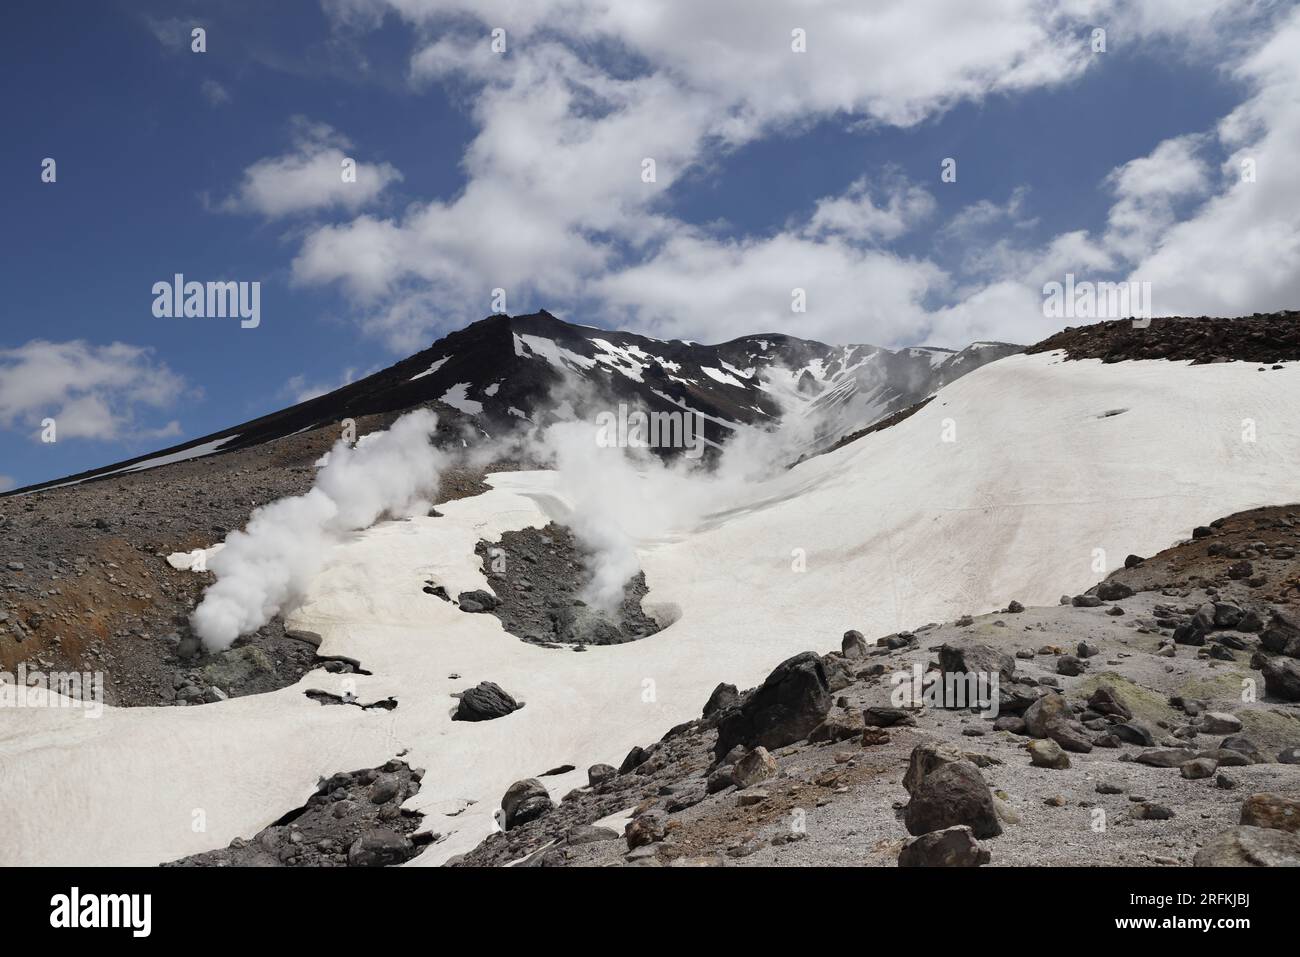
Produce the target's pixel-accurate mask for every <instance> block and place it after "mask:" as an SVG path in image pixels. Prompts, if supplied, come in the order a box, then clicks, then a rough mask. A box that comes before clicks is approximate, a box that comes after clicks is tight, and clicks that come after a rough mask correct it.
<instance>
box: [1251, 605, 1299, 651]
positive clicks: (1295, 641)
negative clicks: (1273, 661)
mask: <svg viewBox="0 0 1300 957" xmlns="http://www.w3.org/2000/svg"><path fill="white" fill-rule="evenodd" d="M1259 643H1260V644H1261V645H1263V646H1264V647H1265V648H1267V649H1268V650H1269V651H1272V652H1276V653H1277V654H1279V655H1287V656H1288V657H1291V658H1300V616H1297V615H1296V613H1295V612H1293V611H1289V610H1287V609H1284V608H1277V609H1274V611H1273V615H1272V617H1271V618H1269V620H1268V627H1267V628H1265V629H1264V630H1263V631H1262V632H1260V635H1259Z"/></svg>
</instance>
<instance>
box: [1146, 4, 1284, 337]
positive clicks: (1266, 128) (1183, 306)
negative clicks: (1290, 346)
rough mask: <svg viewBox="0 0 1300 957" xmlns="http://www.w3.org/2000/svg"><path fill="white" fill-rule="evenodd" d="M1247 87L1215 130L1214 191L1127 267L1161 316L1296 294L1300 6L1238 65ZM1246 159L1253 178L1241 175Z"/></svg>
mask: <svg viewBox="0 0 1300 957" xmlns="http://www.w3.org/2000/svg"><path fill="white" fill-rule="evenodd" d="M1236 75H1237V76H1238V78H1240V79H1242V80H1244V81H1246V82H1247V83H1249V84H1250V85H1251V86H1252V87H1253V89H1254V93H1253V94H1252V95H1251V96H1250V98H1249V99H1247V100H1246V101H1245V102H1244V103H1243V104H1242V105H1241V106H1239V107H1238V108H1237V109H1236V110H1234V111H1233V112H1232V113H1231V114H1230V115H1229V116H1228V117H1227V118H1225V119H1224V121H1223V122H1222V123H1220V124H1219V127H1218V129H1217V131H1216V133H1217V136H1218V140H1219V142H1220V144H1221V146H1222V147H1223V149H1224V150H1225V151H1226V153H1227V159H1226V161H1225V162H1224V163H1223V165H1222V169H1221V176H1220V178H1219V186H1220V190H1219V192H1218V193H1217V195H1215V196H1214V197H1213V198H1212V199H1210V200H1209V201H1208V202H1207V203H1205V205H1204V206H1203V207H1202V208H1201V209H1200V210H1198V211H1197V213H1196V214H1195V215H1194V216H1192V217H1191V218H1189V219H1187V220H1186V221H1184V222H1181V223H1178V224H1176V225H1172V226H1171V227H1170V228H1169V229H1168V230H1167V231H1165V233H1164V234H1163V235H1162V236H1161V237H1160V239H1159V241H1158V242H1156V243H1155V244H1154V248H1153V249H1152V250H1151V251H1150V254H1149V255H1147V256H1146V257H1145V258H1144V259H1142V260H1141V261H1140V262H1138V263H1136V264H1135V265H1134V266H1133V269H1132V274H1131V275H1132V278H1133V279H1135V280H1139V281H1149V282H1150V283H1151V284H1152V294H1153V299H1154V302H1155V307H1156V311H1157V312H1158V313H1161V314H1174V313H1183V314H1190V315H1239V314H1242V313H1249V312H1256V311H1259V312H1266V311H1272V310H1276V309H1284V308H1295V306H1296V304H1297V303H1298V302H1300V179H1297V177H1296V176H1295V157H1296V156H1297V155H1298V154H1300V109H1298V108H1297V103H1300V9H1296V10H1294V11H1293V12H1292V13H1291V15H1290V16H1289V18H1288V19H1287V20H1286V21H1285V22H1284V24H1283V25H1282V27H1281V28H1280V29H1279V30H1278V31H1277V32H1276V34H1274V35H1273V36H1272V38H1271V39H1270V40H1269V41H1268V42H1267V43H1266V44H1264V45H1263V46H1261V47H1260V48H1259V49H1258V50H1257V51H1256V52H1254V53H1253V54H1251V55H1250V56H1249V57H1248V58H1247V59H1246V60H1245V61H1244V62H1243V63H1242V64H1241V66H1240V67H1239V68H1238V69H1237V71H1236ZM1246 161H1252V162H1253V164H1254V169H1255V173H1256V178H1255V182H1247V181H1245V180H1244V179H1243V176H1242V172H1243V163H1245V162H1246Z"/></svg>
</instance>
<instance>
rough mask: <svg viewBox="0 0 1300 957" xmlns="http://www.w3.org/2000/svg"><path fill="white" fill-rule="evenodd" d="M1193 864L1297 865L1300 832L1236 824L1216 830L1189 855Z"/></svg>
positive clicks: (1233, 865)
mask: <svg viewBox="0 0 1300 957" xmlns="http://www.w3.org/2000/svg"><path fill="white" fill-rule="evenodd" d="M1192 864H1194V865H1195V866H1196V867H1300V836H1297V835H1295V834H1292V833H1290V832H1289V831H1280V830H1277V829H1275V828H1270V827H1250V826H1249V825H1244V824H1243V825H1238V826H1237V827H1234V828H1229V829H1228V830H1226V831H1224V832H1223V833H1221V834H1217V835H1215V836H1214V837H1212V838H1210V840H1209V841H1208V842H1207V843H1206V845H1205V846H1204V847H1202V848H1201V849H1200V850H1199V851H1197V852H1196V856H1195V857H1193V858H1192Z"/></svg>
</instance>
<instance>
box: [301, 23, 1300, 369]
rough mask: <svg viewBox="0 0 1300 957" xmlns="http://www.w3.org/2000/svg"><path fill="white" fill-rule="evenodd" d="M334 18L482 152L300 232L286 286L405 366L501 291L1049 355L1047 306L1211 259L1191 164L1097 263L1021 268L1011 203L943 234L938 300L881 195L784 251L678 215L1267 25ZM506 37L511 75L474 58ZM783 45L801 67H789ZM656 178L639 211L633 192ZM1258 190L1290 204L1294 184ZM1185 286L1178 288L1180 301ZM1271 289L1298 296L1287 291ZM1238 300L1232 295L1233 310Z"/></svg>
mask: <svg viewBox="0 0 1300 957" xmlns="http://www.w3.org/2000/svg"><path fill="white" fill-rule="evenodd" d="M326 9H327V10H328V11H329V12H330V14H331V15H332V16H333V17H335V18H336V19H338V20H340V21H346V22H347V23H348V24H349V25H350V26H352V27H356V26H358V25H363V26H365V27H369V28H373V27H375V26H377V25H378V24H379V23H380V22H382V20H383V17H384V15H385V14H386V13H393V14H396V15H397V16H398V17H400V18H401V19H402V20H404V21H405V22H406V23H407V24H408V25H410V26H411V27H412V29H413V32H414V33H415V35H416V37H417V48H416V51H415V53H414V54H413V56H412V59H411V63H410V76H411V79H412V82H413V83H415V84H417V85H419V84H426V83H429V82H435V81H439V82H447V83H450V84H455V85H456V86H457V88H458V89H461V88H465V87H468V92H469V96H470V102H471V103H472V110H473V117H474V120H475V122H476V124H477V126H478V133H477V135H476V136H475V138H474V140H473V141H472V142H471V143H470V145H469V147H468V148H467V150H466V152H465V156H464V160H463V167H464V170H465V172H466V174H467V185H466V186H465V188H464V189H463V191H462V192H461V193H460V194H459V195H457V196H454V197H450V198H446V199H438V200H433V201H429V202H425V203H422V204H416V205H413V206H411V207H409V208H408V209H407V210H405V211H404V212H403V213H402V214H401V215H400V216H396V217H390V218H385V217H378V216H374V215H361V216H357V217H356V218H354V219H352V220H351V221H348V222H342V223H333V224H329V225H323V226H320V227H318V228H315V229H314V230H311V231H310V232H309V233H308V234H307V236H306V239H305V240H304V243H303V246H302V248H301V250H300V252H299V255H298V256H297V258H296V259H295V261H294V264H293V272H294V278H295V280H297V281H298V282H302V283H310V284H319V283H338V284H340V285H342V286H343V287H344V288H345V289H346V290H347V291H348V292H349V294H351V295H352V296H353V297H355V299H356V301H357V305H358V309H359V310H361V311H362V313H363V315H364V316H365V317H366V318H365V320H364V322H365V326H366V329H367V330H368V331H369V332H370V333H372V334H375V335H378V336H381V337H382V338H384V339H385V340H386V341H387V343H388V344H389V345H390V346H391V347H393V348H395V349H404V350H409V349H412V348H414V347H417V346H419V345H422V344H423V343H424V342H426V341H427V337H428V335H429V334H430V333H432V332H435V331H437V330H439V329H444V328H446V327H448V326H451V325H455V324H459V323H462V322H464V321H467V320H470V319H475V318H480V317H481V316H482V315H483V314H485V313H486V312H487V311H488V304H489V302H490V297H491V295H492V290H493V289H495V288H503V289H505V290H506V293H507V310H508V311H512V312H520V311H525V310H527V309H530V308H538V307H542V306H548V307H550V308H553V309H554V308H557V307H558V308H564V307H565V306H566V305H569V304H573V303H574V302H578V301H582V302H586V303H589V304H591V305H592V306H593V308H595V309H597V310H604V311H603V312H602V313H601V314H602V315H603V316H604V318H605V321H608V322H611V323H624V324H633V325H636V324H640V325H645V326H651V327H653V330H654V331H656V332H659V333H663V334H674V335H682V336H689V337H690V338H704V337H710V338H714V339H719V338H723V337H725V336H728V335H734V334H739V333H742V332H752V331H753V330H754V329H755V328H772V329H781V330H784V331H789V332H792V333H794V334H796V335H805V336H814V335H815V336H821V337H824V338H836V339H839V340H841V341H848V340H858V341H861V340H862V339H869V340H873V341H877V342H880V343H881V344H886V345H889V344H896V343H897V342H898V341H909V340H910V341H918V340H921V339H928V340H930V341H934V342H939V343H946V344H954V345H960V344H962V343H963V342H964V341H965V338H966V337H967V336H968V334H970V333H971V332H973V331H976V330H978V336H979V337H983V338H1013V337H1019V338H1024V339H1027V340H1032V339H1037V338H1040V337H1041V335H1042V334H1043V333H1045V332H1047V331H1050V330H1048V329H1047V328H1046V327H1045V325H1044V323H1045V320H1044V319H1043V318H1042V313H1041V284H1042V282H1044V281H1046V280H1047V279H1054V278H1059V275H1060V274H1062V273H1063V272H1066V271H1076V272H1092V273H1097V272H1105V273H1115V272H1116V271H1120V272H1121V273H1122V271H1123V270H1124V269H1125V268H1126V266H1127V265H1128V264H1129V263H1132V262H1134V261H1135V260H1136V259H1137V258H1138V257H1143V256H1149V257H1150V258H1148V259H1147V261H1146V262H1145V263H1142V266H1143V267H1144V269H1148V270H1151V271H1154V272H1157V273H1158V272H1159V270H1160V268H1162V267H1161V260H1160V259H1159V258H1158V257H1159V256H1161V255H1163V254H1164V252H1165V250H1167V249H1169V248H1170V246H1171V243H1174V241H1175V240H1177V241H1178V242H1179V243H1181V244H1184V245H1192V246H1196V247H1198V248H1200V243H1199V240H1197V239H1196V237H1195V236H1191V235H1189V236H1184V237H1182V238H1181V239H1180V234H1179V229H1180V227H1179V226H1178V225H1177V219H1178V217H1179V216H1180V215H1184V214H1185V213H1186V212H1187V209H1188V207H1189V206H1195V205H1197V204H1202V203H1204V207H1203V210H1202V213H1201V215H1206V214H1207V213H1209V212H1212V211H1213V209H1214V208H1215V207H1216V205H1217V204H1218V200H1217V199H1215V200H1211V201H1210V202H1208V203H1206V202H1205V197H1206V196H1207V195H1208V194H1209V193H1211V192H1212V191H1213V189H1214V183H1213V182H1212V180H1213V177H1212V176H1211V174H1210V166H1209V165H1208V164H1207V161H1206V159H1205V152H1206V148H1207V144H1206V140H1205V138H1204V137H1203V136H1197V135H1192V136H1186V137H1179V138H1175V139H1172V140H1170V141H1167V142H1166V143H1164V144H1161V145H1160V146H1159V147H1158V148H1157V149H1156V150H1155V151H1153V152H1152V153H1151V154H1150V155H1149V156H1147V157H1141V158H1138V159H1135V160H1133V161H1132V162H1130V163H1127V164H1124V165H1123V166H1121V167H1120V168H1119V169H1117V170H1116V171H1115V172H1114V173H1113V174H1112V175H1111V177H1110V178H1109V179H1108V180H1107V181H1106V182H1104V183H1100V184H1092V186H1091V188H1096V189H1102V190H1104V189H1110V190H1112V191H1113V193H1114V203H1113V206H1112V209H1111V211H1110V219H1109V223H1108V226H1107V229H1106V230H1105V231H1104V232H1103V233H1102V234H1101V235H1098V236H1092V235H1090V234H1089V233H1088V232H1087V231H1085V230H1081V229H1073V230H1068V229H1067V230H1065V231H1063V232H1062V233H1061V234H1060V235H1057V236H1054V237H1049V239H1048V240H1046V241H1043V240H1041V239H1038V240H1037V241H1036V242H1031V241H1030V240H1029V239H1028V237H1029V236H1030V235H1032V230H1033V229H1034V227H1035V221H1034V220H1033V219H1032V218H1031V217H1030V215H1029V213H1028V200H1027V194H1026V193H1025V192H1024V191H1023V190H1017V191H1016V192H1014V193H1013V194H1012V196H1011V197H1010V198H1009V200H1008V201H1007V203H1006V204H1005V206H998V205H997V204H994V203H990V202H987V201H986V202H984V203H977V204H974V205H972V206H970V207H967V209H966V210H964V211H962V212H961V213H960V214H958V216H957V217H956V218H955V219H954V220H952V221H951V222H950V223H949V224H947V226H946V227H943V228H941V229H940V231H939V233H938V240H939V241H940V243H942V244H945V245H947V244H951V243H957V242H960V243H962V244H963V246H964V248H966V249H967V250H969V252H968V253H967V254H966V255H964V256H963V257H961V260H962V261H961V262H960V263H958V264H956V268H954V269H953V270H952V272H951V273H950V272H948V271H946V270H945V269H944V268H941V267H940V266H939V265H938V264H937V263H936V262H934V261H931V260H927V259H915V258H908V257H903V256H898V255H895V254H893V253H891V252H889V251H888V250H887V249H886V248H885V244H888V243H890V242H891V241H893V240H895V239H897V238H898V237H900V236H902V235H904V234H905V233H907V232H908V231H909V230H910V229H912V228H914V227H915V225H916V224H917V223H919V222H923V221H924V220H925V219H926V218H927V217H928V216H930V215H932V213H933V210H934V208H935V202H934V198H933V197H932V196H931V195H930V194H929V193H927V192H926V191H925V190H923V189H921V188H919V187H916V186H910V185H908V184H906V183H901V182H896V181H891V179H890V176H889V171H888V170H882V171H872V172H868V173H866V174H864V176H863V178H861V179H859V180H858V181H856V182H854V183H853V184H851V185H849V186H848V188H847V189H846V190H845V191H844V192H843V193H842V194H840V195H831V196H825V197H822V198H821V199H820V200H819V201H818V203H817V204H816V206H815V208H813V209H811V210H808V211H807V213H806V215H805V216H803V217H796V221H795V222H792V223H791V224H789V225H788V226H787V227H786V228H785V229H784V230H782V231H779V232H777V233H775V234H772V235H762V236H737V237H730V238H719V237H717V236H715V235H713V234H711V233H709V232H707V231H704V230H701V229H699V228H697V227H694V226H691V225H689V224H687V223H684V222H682V221H680V220H678V219H675V218H673V217H672V216H671V215H669V214H668V212H667V210H668V206H667V203H666V201H665V194H666V192H667V191H669V190H671V189H672V187H673V186H674V184H676V183H677V182H679V181H680V180H681V178H682V177H683V176H684V175H685V174H687V173H688V172H692V173H695V174H700V173H703V174H705V175H707V173H708V171H709V168H710V166H711V165H712V164H714V163H715V162H717V161H718V158H719V156H721V155H724V154H725V153H726V152H728V151H729V150H732V149H734V148H736V147H738V146H740V145H743V144H745V143H749V142H752V141H754V140H756V139H760V138H762V137H765V136H768V135H771V134H773V133H775V132H798V130H800V129H802V128H804V127H806V126H807V125H809V124H811V123H813V122H816V121H821V120H826V119H834V120H837V121H842V122H844V123H846V124H853V125H859V126H860V125H863V124H866V125H881V124H884V125H894V126H903V127H906V126H912V125H915V124H917V123H919V122H921V121H923V120H926V119H929V118H932V117H934V116H935V115H937V114H939V113H941V112H943V111H945V110H947V109H949V108H951V107H953V106H954V105H956V104H958V103H961V102H977V103H978V102H980V101H982V100H983V99H985V98H987V97H989V96H991V95H997V94H1009V93H1016V92H1019V91H1025V90H1031V89H1040V88H1043V87H1050V86H1054V85H1057V84H1061V83H1066V82H1069V81H1072V80H1074V79H1075V78H1077V77H1078V76H1080V75H1081V74H1082V73H1083V72H1084V71H1086V70H1088V69H1093V68H1097V67H1096V64H1097V63H1098V62H1099V61H1100V62H1104V61H1102V60H1101V58H1100V57H1098V56H1096V55H1094V54H1092V52H1091V51H1090V49H1089V46H1088V41H1089V39H1090V34H1091V30H1092V28H1093V27H1094V26H1098V25H1102V26H1104V27H1105V28H1106V29H1107V31H1108V44H1109V45H1110V46H1115V45H1116V44H1119V45H1123V44H1139V43H1141V44H1158V45H1159V46H1160V49H1161V50H1162V51H1163V52H1164V53H1166V54H1167V53H1168V51H1169V50H1175V51H1176V55H1179V56H1187V57H1190V56H1193V55H1205V56H1207V57H1218V58H1219V59H1208V60H1207V62H1208V65H1209V66H1210V67H1211V68H1215V67H1216V66H1219V65H1221V61H1222V58H1223V57H1224V56H1225V54H1224V52H1223V51H1228V53H1227V54H1226V55H1227V57H1228V59H1229V60H1230V61H1232V58H1234V57H1239V55H1244V54H1241V53H1240V51H1242V50H1244V47H1243V44H1244V42H1245V40H1246V38H1248V37H1250V38H1257V37H1258V36H1260V35H1263V31H1262V26H1261V25H1262V24H1264V23H1265V18H1266V17H1268V16H1271V15H1273V13H1274V12H1275V10H1274V7H1273V5H1271V4H1269V3H1267V2H1264V0H1259V2H1256V0H1177V2H1174V0H1155V3H1154V4H1153V3H1139V2H1137V0H989V2H985V3H980V4H953V3H951V2H939V0H880V2H873V3H870V4H864V3H858V2H848V0H843V2H824V3H816V4H806V5H791V4H789V3H785V2H777V0H743V2H742V0H720V2H715V3H709V4H700V3H699V2H697V0H690V2H687V0H644V2H639V3H635V4H629V3H623V2H617V3H616V2H613V0H530V2H522V0H473V2H470V0H328V2H327V3H326ZM498 27H500V28H503V29H505V30H506V40H507V45H508V49H507V52H506V53H505V54H504V55H498V54H494V53H493V52H492V51H491V49H490V46H489V42H490V40H489V33H490V31H491V30H492V29H493V28H498ZM796 28H799V29H802V30H804V31H806V36H807V52H806V53H796V52H793V51H792V49H791V31H792V30H794V29H796ZM918 51H924V55H919V54H918ZM1254 57H1255V60H1251V61H1247V65H1245V66H1243V67H1242V68H1241V70H1240V71H1239V75H1240V76H1241V78H1242V79H1243V80H1245V81H1246V82H1248V83H1252V84H1255V85H1257V86H1261V85H1263V84H1264V83H1265V75H1269V76H1272V75H1273V74H1282V75H1289V74H1287V64H1286V60H1285V57H1284V56H1283V55H1279V54H1272V55H1268V56H1264V55H1263V54H1259V53H1257V54H1254ZM1261 57H1263V58H1262V59H1260V58H1261ZM1251 63H1254V66H1251V65H1250V64H1251ZM1268 82H1270V83H1274V84H1275V85H1276V83H1277V82H1278V81H1276V80H1271V81H1268ZM1288 82H1289V81H1288ZM1285 102H1286V99H1285V97H1283V96H1279V97H1278V98H1277V102H1276V104H1275V105H1274V106H1273V107H1271V108H1269V109H1266V110H1262V112H1264V113H1266V114H1267V115H1266V116H1257V115H1255V113H1254V112H1252V111H1250V110H1246V109H1245V108H1243V110H1242V111H1238V114H1234V119H1233V120H1232V121H1231V122H1229V123H1226V124H1225V128H1224V129H1222V130H1221V131H1220V138H1223V137H1225V135H1226V132H1225V131H1226V130H1228V129H1240V130H1242V131H1245V130H1257V128H1259V127H1266V128H1268V129H1273V128H1274V127H1276V125H1277V123H1278V122H1279V120H1280V117H1279V116H1278V113H1279V112H1280V111H1281V108H1282V105H1283V104H1284V103H1285ZM1292 102H1293V101H1292ZM1261 109H1262V107H1261ZM1291 112H1292V113H1294V112H1295V111H1294V110H1292V111H1291ZM1242 135H1243V136H1244V135H1245V134H1244V132H1243V134H1242ZM1251 135H1252V136H1259V135H1263V134H1259V133H1258V132H1255V133H1252V134H1251ZM1278 155H1279V156H1280V155H1281V154H1280V153H1279V154H1278ZM647 157H649V158H653V159H654V161H655V166H656V180H655V182H653V183H647V182H644V181H643V179H642V176H641V173H642V161H643V160H644V159H645V158H647ZM1273 165H1274V168H1275V169H1276V170H1277V171H1279V172H1278V173H1276V174H1275V175H1277V176H1281V175H1282V174H1281V173H1280V170H1282V169H1284V168H1286V167H1285V166H1284V165H1283V163H1282V162H1279V161H1277V160H1276V159H1274V163H1273ZM1279 188H1280V187H1279ZM1271 195H1272V196H1273V198H1274V199H1279V198H1280V197H1279V196H1278V194H1277V193H1276V192H1275V193H1273V194H1271ZM1297 208H1300V206H1298V205H1297V204H1296V203H1294V202H1291V203H1290V204H1287V205H1285V206H1284V209H1292V210H1293V209H1297ZM1220 215H1221V216H1222V217H1223V219H1225V220H1232V219H1233V217H1231V216H1229V215H1228V214H1227V213H1226V212H1225V213H1222V214H1220ZM1287 215H1289V214H1287V213H1285V212H1284V211H1280V210H1275V211H1274V213H1273V219H1274V220H1276V219H1277V218H1278V217H1282V218H1285V217H1286V216H1287ZM1198 218H1199V216H1198ZM1248 219H1249V217H1248V216H1246V215H1245V214H1244V213H1239V214H1238V215H1237V217H1236V221H1225V222H1220V223H1219V224H1218V225H1220V226H1222V227H1224V228H1225V229H1231V228H1237V229H1240V228H1244V227H1245V226H1247V225H1249V223H1248V222H1247V220H1248ZM1206 228H1207V231H1208V232H1213V225H1211V226H1207V227H1206ZM995 231H999V232H998V234H995ZM1281 234H1282V231H1279V232H1278V233H1275V234H1274V235H1281ZM1220 235H1221V236H1222V235H1223V234H1222V233H1221V234H1220ZM1229 235H1231V234H1229ZM1255 235H1257V236H1263V235H1264V233H1262V232H1261V231H1260V230H1258V229H1257V230H1255ZM1174 244H1175V245H1177V244H1176V243H1174ZM864 246H865V247H870V248H863V247H864ZM1207 248H1208V247H1207ZM1220 252H1221V255H1220V259H1221V262H1222V261H1224V260H1225V259H1226V258H1227V257H1224V256H1223V255H1222V250H1221V251H1220ZM1283 252H1284V253H1285V252H1286V248H1285V247H1284V249H1283ZM1284 259H1285V256H1284ZM945 261H946V260H945ZM1286 261H1288V262H1289V260H1286ZM1180 268H1182V265H1181V263H1179V262H1177V261H1174V262H1173V264H1171V265H1170V266H1169V267H1168V270H1169V274H1170V276H1171V277H1172V275H1173V273H1174V272H1175V271H1176V270H1177V269H1180ZM1260 271H1261V272H1265V273H1266V274H1265V275H1264V276H1262V277H1261V278H1262V279H1263V281H1265V283H1267V282H1270V281H1272V282H1274V284H1275V285H1276V286H1278V287H1279V289H1281V288H1282V287H1284V286H1285V280H1284V278H1283V277H1281V276H1280V271H1278V272H1279V275H1278V276H1271V275H1268V274H1267V272H1268V270H1266V269H1265V268H1264V267H1263V266H1261V267H1260ZM1290 275H1291V276H1296V275H1300V271H1297V270H1294V269H1293V270H1291V273H1290ZM1240 285H1241V284H1240V283H1238V284H1233V283H1226V284H1224V285H1223V287H1222V288H1223V289H1225V290H1226V291H1227V292H1229V293H1231V295H1230V296H1229V297H1228V298H1233V297H1237V293H1238V292H1239V289H1238V288H1237V287H1239V286H1240ZM795 287H800V288H805V289H806V290H807V291H808V301H809V306H808V313H807V314H803V315H800V314H794V313H791V312H790V311H789V306H790V296H791V289H792V288H795ZM1279 294H1280V292H1279ZM1238 298H1240V297H1238Z"/></svg>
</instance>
